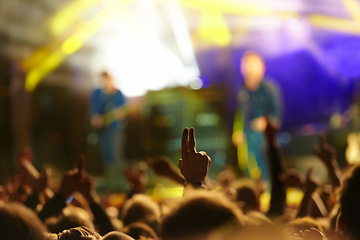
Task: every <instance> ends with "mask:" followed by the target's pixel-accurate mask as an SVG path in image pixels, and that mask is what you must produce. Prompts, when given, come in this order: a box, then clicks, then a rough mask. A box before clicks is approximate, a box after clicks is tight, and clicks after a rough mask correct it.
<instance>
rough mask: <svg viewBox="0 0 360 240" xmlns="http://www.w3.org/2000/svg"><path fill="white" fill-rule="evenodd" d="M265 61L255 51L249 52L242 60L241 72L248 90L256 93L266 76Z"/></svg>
mask: <svg viewBox="0 0 360 240" xmlns="http://www.w3.org/2000/svg"><path fill="white" fill-rule="evenodd" d="M265 69H266V67H265V62H264V59H263V58H262V57H261V56H260V55H259V54H258V53H256V52H254V51H247V52H245V54H244V55H243V57H242V58H241V62H240V71H241V73H242V75H243V77H244V82H245V85H246V88H247V89H248V90H249V91H255V90H256V89H257V88H258V87H259V85H260V82H261V81H262V80H263V78H264V74H265Z"/></svg>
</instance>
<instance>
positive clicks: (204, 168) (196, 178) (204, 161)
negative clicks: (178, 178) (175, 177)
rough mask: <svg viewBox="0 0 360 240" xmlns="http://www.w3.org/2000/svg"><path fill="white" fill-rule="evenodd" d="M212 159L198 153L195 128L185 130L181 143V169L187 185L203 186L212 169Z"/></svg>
mask: <svg viewBox="0 0 360 240" xmlns="http://www.w3.org/2000/svg"><path fill="white" fill-rule="evenodd" d="M188 135H189V137H188ZM210 162H211V159H210V157H209V156H208V155H207V154H206V153H205V152H202V151H201V152H196V142H195V130H194V128H190V131H189V129H187V128H184V131H183V135H182V141H181V159H180V160H179V168H180V172H181V174H182V175H183V176H184V178H185V185H186V184H188V183H190V184H191V185H193V186H202V185H203V184H204V181H205V177H206V175H207V173H208V170H209V167H210Z"/></svg>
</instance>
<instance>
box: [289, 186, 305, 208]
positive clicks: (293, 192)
mask: <svg viewBox="0 0 360 240" xmlns="http://www.w3.org/2000/svg"><path fill="white" fill-rule="evenodd" d="M303 197H304V193H303V191H301V190H300V189H296V188H288V189H287V190H286V204H287V205H288V206H299V205H300V203H301V201H302V199H303Z"/></svg>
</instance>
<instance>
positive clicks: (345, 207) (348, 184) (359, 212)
mask: <svg viewBox="0 0 360 240" xmlns="http://www.w3.org/2000/svg"><path fill="white" fill-rule="evenodd" d="M359 186H360V164H359V163H358V164H356V165H354V166H353V167H352V168H351V169H350V171H349V172H348V173H347V175H346V177H345V180H344V182H343V186H342V189H341V190H340V206H341V207H340V208H341V214H340V217H339V220H338V227H339V229H340V230H341V231H342V232H343V233H344V234H345V235H347V237H349V238H350V239H360V228H359V221H360V191H359Z"/></svg>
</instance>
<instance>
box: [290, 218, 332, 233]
mask: <svg viewBox="0 0 360 240" xmlns="http://www.w3.org/2000/svg"><path fill="white" fill-rule="evenodd" d="M287 227H288V231H289V233H291V234H295V233H299V232H300V231H302V232H304V231H305V230H309V229H312V228H314V229H317V230H319V231H320V232H321V233H323V234H324V233H325V230H324V228H323V227H322V226H321V224H320V223H319V222H318V220H316V219H314V218H312V217H302V218H296V219H293V220H291V221H290V222H289V223H288V225H287Z"/></svg>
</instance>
